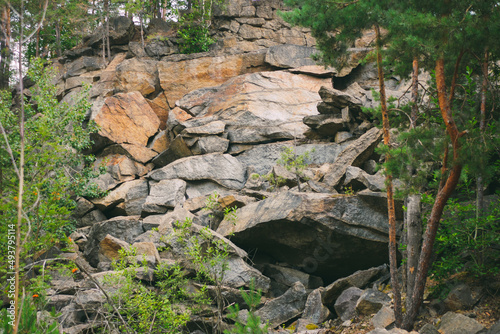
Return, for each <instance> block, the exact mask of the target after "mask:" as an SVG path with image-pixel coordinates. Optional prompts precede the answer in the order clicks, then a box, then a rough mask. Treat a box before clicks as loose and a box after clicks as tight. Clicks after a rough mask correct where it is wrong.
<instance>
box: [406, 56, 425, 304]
mask: <svg viewBox="0 0 500 334" xmlns="http://www.w3.org/2000/svg"><path fill="white" fill-rule="evenodd" d="M411 102H412V106H411V113H410V129H414V128H415V127H416V125H417V117H418V59H417V58H416V57H415V58H414V59H413V73H412V89H411ZM405 231H406V233H405V236H406V238H405V239H406V252H405V253H406V254H405V255H406V259H407V261H406V264H405V268H404V274H405V275H404V276H405V278H404V280H403V282H406V284H403V288H405V291H406V309H408V307H409V305H410V304H411V303H412V302H413V298H412V293H413V290H414V286H415V276H416V273H417V268H418V259H419V257H420V247H421V244H422V218H421V205H420V195H418V194H413V195H409V196H408V197H407V198H406V214H405Z"/></svg>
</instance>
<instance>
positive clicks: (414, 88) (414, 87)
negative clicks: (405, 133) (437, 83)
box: [410, 57, 418, 129]
mask: <svg viewBox="0 0 500 334" xmlns="http://www.w3.org/2000/svg"><path fill="white" fill-rule="evenodd" d="M411 102H412V105H411V113H410V129H414V128H415V126H416V125H417V117H418V59H417V58H416V57H415V58H414V59H413V72H412V83H411Z"/></svg>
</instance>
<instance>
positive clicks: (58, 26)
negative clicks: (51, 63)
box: [56, 20, 62, 57]
mask: <svg viewBox="0 0 500 334" xmlns="http://www.w3.org/2000/svg"><path fill="white" fill-rule="evenodd" d="M56 52H57V56H58V57H61V56H62V48H61V24H60V23H59V20H57V22H56Z"/></svg>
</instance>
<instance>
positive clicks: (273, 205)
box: [217, 192, 387, 280]
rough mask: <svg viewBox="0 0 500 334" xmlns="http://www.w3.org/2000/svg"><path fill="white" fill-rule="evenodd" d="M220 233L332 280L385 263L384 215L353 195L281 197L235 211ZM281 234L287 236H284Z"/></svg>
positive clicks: (274, 197)
mask: <svg viewBox="0 0 500 334" xmlns="http://www.w3.org/2000/svg"><path fill="white" fill-rule="evenodd" d="M237 216H238V220H237V222H236V224H235V225H233V223H232V222H229V221H226V220H224V221H222V222H221V224H220V226H219V228H218V230H217V231H218V232H219V233H221V234H223V235H228V234H230V233H234V236H233V237H232V239H233V240H234V241H235V242H237V243H238V244H239V245H241V246H242V247H243V248H246V249H255V248H258V249H259V251H260V252H263V253H267V254H269V255H270V256H272V257H273V258H275V259H277V260H279V261H283V262H286V263H288V264H290V265H292V266H297V267H300V268H301V269H302V270H304V271H306V272H307V273H310V274H312V273H314V275H316V276H320V277H322V278H323V279H327V280H333V279H336V278H339V277H342V276H345V275H348V274H350V273H352V272H353V271H355V270H357V269H363V268H370V267H372V266H374V265H380V264H381V263H385V261H386V256H387V245H386V242H387V212H386V210H384V208H383V207H382V208H379V211H375V210H373V208H371V207H368V206H367V205H366V203H364V202H363V201H361V200H360V199H359V198H357V197H356V196H352V197H346V196H338V197H334V196H331V195H330V194H314V193H292V192H281V193H279V194H277V195H276V196H273V197H271V198H267V199H265V200H263V201H260V202H257V203H251V204H249V205H247V206H245V207H243V208H241V209H239V210H238V211H237ZM282 231H286V234H283V233H282Z"/></svg>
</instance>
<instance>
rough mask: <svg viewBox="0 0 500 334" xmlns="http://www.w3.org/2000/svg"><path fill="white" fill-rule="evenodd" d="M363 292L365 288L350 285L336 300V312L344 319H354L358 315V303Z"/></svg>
mask: <svg viewBox="0 0 500 334" xmlns="http://www.w3.org/2000/svg"><path fill="white" fill-rule="evenodd" d="M362 294H363V290H361V289H360V288H356V287H350V288H349V289H346V290H344V291H343V292H342V293H341V294H340V296H339V298H337V300H336V301H335V312H336V313H337V315H338V316H339V318H340V319H342V321H346V320H349V319H352V318H353V317H354V316H355V315H356V303H357V302H358V299H359V298H360V297H361V295H362Z"/></svg>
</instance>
